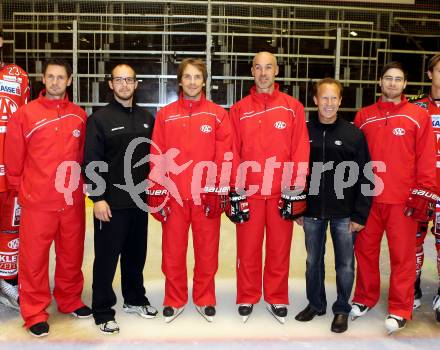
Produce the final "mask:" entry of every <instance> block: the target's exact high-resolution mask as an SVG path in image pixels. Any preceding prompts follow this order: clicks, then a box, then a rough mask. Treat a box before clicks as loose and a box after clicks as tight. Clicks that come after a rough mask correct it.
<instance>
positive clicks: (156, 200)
mask: <svg viewBox="0 0 440 350" xmlns="http://www.w3.org/2000/svg"><path fill="white" fill-rule="evenodd" d="M146 192H147V205H148V211H149V212H150V214H151V215H152V216H153V218H155V219H156V220H157V221H159V222H161V223H165V222H166V221H167V219H168V217H169V216H170V214H171V209H170V206H169V203H168V200H169V196H168V191H167V190H166V189H162V188H159V189H148V190H147V191H146Z"/></svg>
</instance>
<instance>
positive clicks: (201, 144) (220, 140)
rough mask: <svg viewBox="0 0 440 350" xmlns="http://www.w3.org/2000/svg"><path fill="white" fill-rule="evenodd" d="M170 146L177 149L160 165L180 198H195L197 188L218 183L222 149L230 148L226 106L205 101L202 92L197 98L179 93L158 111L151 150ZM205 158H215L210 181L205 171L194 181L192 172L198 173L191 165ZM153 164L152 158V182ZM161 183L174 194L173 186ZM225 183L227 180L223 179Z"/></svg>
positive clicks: (159, 149)
mask: <svg viewBox="0 0 440 350" xmlns="http://www.w3.org/2000/svg"><path fill="white" fill-rule="evenodd" d="M173 148H174V149H176V150H177V151H178V153H176V154H177V156H175V157H172V159H168V158H167V159H168V161H167V163H166V164H163V166H165V168H166V170H167V173H168V176H169V180H171V183H174V184H175V186H176V187H177V190H178V192H179V195H180V197H181V198H182V199H183V200H189V199H195V198H197V196H198V195H199V193H198V192H197V190H198V189H200V188H203V187H204V186H205V185H207V184H208V185H215V186H218V185H219V184H218V181H219V175H220V172H221V169H222V163H223V161H224V156H225V153H226V152H231V151H232V134H231V125H230V121H229V116H228V113H227V112H226V110H224V109H223V108H222V107H220V106H219V105H217V104H215V103H214V102H211V101H208V100H207V99H206V98H205V96H204V95H203V94H202V96H201V98H200V100H199V101H194V100H186V99H184V98H183V96H182V94H181V95H180V97H179V99H178V100H177V101H175V102H173V103H171V104H169V105H167V106H165V107H163V108H162V109H161V110H160V111H159V112H158V113H157V115H156V121H155V123H154V130H153V144H152V146H151V154H152V155H153V157H154V155H158V154H160V153H162V154H165V153H167V152H168V151H169V150H170V149H173ZM206 161H210V162H214V163H215V165H216V167H217V169H216V172H215V174H214V176H213V177H212V178H211V179H210V180H209V181H211V182H207V179H206V174H204V175H203V176H202V177H201V180H200V181H198V180H197V181H194V183H193V175H194V174H197V173H199V172H198V171H196V172H194V168H195V167H196V166H200V165H201V164H203V163H202V162H206ZM156 166H157V164H155V163H154V161H153V162H152V164H151V172H150V177H149V178H150V180H152V181H153V182H155V181H154V180H155V179H154V178H152V176H151V175H152V174H153V173H154V172H156V171H157V169H155V167H156ZM214 177H215V179H214ZM194 180H195V179H194ZM192 183H193V185H195V186H194V188H193V189H192V188H191V185H192ZM156 184H157V182H156ZM160 185H161V186H160V187H162V188H163V187H165V188H166V189H167V190H168V191H169V192H170V194H171V195H174V193H173V191H172V188H170V187H169V186H163V183H162V184H160ZM226 185H229V184H228V183H227V182H226ZM153 188H157V187H153Z"/></svg>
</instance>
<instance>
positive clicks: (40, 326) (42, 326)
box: [28, 322, 49, 338]
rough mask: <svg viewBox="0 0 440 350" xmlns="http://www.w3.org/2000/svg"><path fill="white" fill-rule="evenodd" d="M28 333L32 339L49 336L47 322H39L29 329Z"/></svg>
mask: <svg viewBox="0 0 440 350" xmlns="http://www.w3.org/2000/svg"><path fill="white" fill-rule="evenodd" d="M28 331H29V333H30V334H31V335H33V336H34V337H38V338H40V337H45V336H46V335H48V334H49V324H48V323H47V322H39V323H36V324H34V325H32V326H31V327H29V329H28Z"/></svg>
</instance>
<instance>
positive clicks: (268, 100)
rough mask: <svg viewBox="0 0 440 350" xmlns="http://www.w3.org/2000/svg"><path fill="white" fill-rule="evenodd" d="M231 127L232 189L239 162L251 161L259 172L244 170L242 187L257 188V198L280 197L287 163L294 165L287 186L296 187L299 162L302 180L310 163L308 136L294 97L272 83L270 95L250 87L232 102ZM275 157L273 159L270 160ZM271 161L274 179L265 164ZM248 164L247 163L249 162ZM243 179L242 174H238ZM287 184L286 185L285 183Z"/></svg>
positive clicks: (302, 110)
mask: <svg viewBox="0 0 440 350" xmlns="http://www.w3.org/2000/svg"><path fill="white" fill-rule="evenodd" d="M229 115H230V117H231V122H232V127H233V135H234V138H233V152H234V169H233V176H232V178H231V187H235V185H236V184H237V178H236V177H237V171H238V168H237V167H238V166H239V164H240V163H242V167H243V165H244V164H243V162H251V163H253V164H255V165H258V167H260V170H258V169H257V168H258V167H257V168H255V169H247V175H246V179H245V182H244V185H245V188H246V189H247V190H251V188H250V186H253V187H254V188H255V186H258V191H257V192H256V193H255V194H254V196H255V197H256V198H275V197H278V196H279V195H280V194H281V191H282V189H281V183H282V179H283V172H285V175H286V174H287V173H288V172H289V170H287V168H289V167H288V166H287V168H286V170H285V164H286V162H293V163H294V165H293V168H291V170H290V171H291V173H292V176H287V179H288V183H287V185H288V186H291V185H293V184H295V182H296V179H297V178H296V175H297V173H298V168H299V167H298V165H299V164H300V163H301V164H302V166H301V168H300V169H302V170H301V171H300V174H298V175H299V177H302V178H303V179H304V180H305V175H307V167H308V163H309V153H310V145H309V135H308V131H307V126H306V123H305V114H304V107H303V105H302V104H301V103H300V102H299V101H298V100H296V99H294V98H293V97H291V96H289V95H287V94H285V93H283V92H280V91H279V86H278V84H277V83H275V90H274V91H273V92H272V94H265V93H257V91H256V87H255V86H253V87H252V88H251V92H250V95H248V96H246V97H245V98H243V99H242V100H240V101H238V102H237V103H235V104H234V105H233V106H232V107H231V110H230V112H229ZM273 157H275V158H273ZM271 158H272V159H274V160H275V162H279V165H274V167H273V168H274V170H273V176H272V171H271V170H270V169H269V168H270V167H266V170H267V171H266V174H265V164H266V161H267V160H268V159H271ZM249 164H250V163H249ZM238 176H239V177H241V178H243V174H242V175H240V174H238ZM284 185H286V184H284Z"/></svg>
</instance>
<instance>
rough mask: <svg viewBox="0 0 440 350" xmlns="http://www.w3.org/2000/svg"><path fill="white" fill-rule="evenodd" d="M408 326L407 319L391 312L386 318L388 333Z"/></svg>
mask: <svg viewBox="0 0 440 350" xmlns="http://www.w3.org/2000/svg"><path fill="white" fill-rule="evenodd" d="M405 326H406V320H405V319H404V318H403V317H400V316H397V315H393V314H390V315H388V317H387V318H386V319H385V328H386V329H387V331H388V335H390V334H392V333H394V332H397V331H400V330H402V329H404V328H405Z"/></svg>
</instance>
